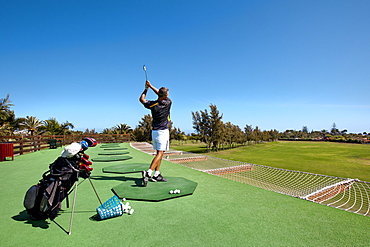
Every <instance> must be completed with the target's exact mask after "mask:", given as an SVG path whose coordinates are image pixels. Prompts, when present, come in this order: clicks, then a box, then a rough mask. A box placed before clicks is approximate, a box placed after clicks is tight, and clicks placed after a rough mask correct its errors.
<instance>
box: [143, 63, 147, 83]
mask: <svg viewBox="0 0 370 247" xmlns="http://www.w3.org/2000/svg"><path fill="white" fill-rule="evenodd" d="M143 70H144V73H145V80H148V75H147V74H146V67H145V65H144V66H143Z"/></svg>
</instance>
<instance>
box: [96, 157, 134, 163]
mask: <svg viewBox="0 0 370 247" xmlns="http://www.w3.org/2000/svg"><path fill="white" fill-rule="evenodd" d="M128 159H132V157H131V156H107V157H98V158H93V159H92V161H98V162H99V161H100V162H109V161H120V160H128Z"/></svg>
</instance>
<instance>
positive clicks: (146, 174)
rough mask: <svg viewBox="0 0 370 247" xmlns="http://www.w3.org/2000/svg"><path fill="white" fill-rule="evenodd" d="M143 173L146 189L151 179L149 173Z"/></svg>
mask: <svg viewBox="0 0 370 247" xmlns="http://www.w3.org/2000/svg"><path fill="white" fill-rule="evenodd" d="M141 173H142V175H143V186H144V187H146V186H147V184H148V181H149V178H150V177H149V174H148V172H147V171H142V172H141Z"/></svg>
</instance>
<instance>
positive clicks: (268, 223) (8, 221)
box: [0, 144, 370, 247]
mask: <svg viewBox="0 0 370 247" xmlns="http://www.w3.org/2000/svg"><path fill="white" fill-rule="evenodd" d="M121 145H122V146H124V147H127V148H128V151H129V152H130V155H131V156H132V157H133V158H132V159H131V160H127V161H124V162H127V163H128V162H134V163H147V164H148V166H149V164H150V161H151V160H152V158H153V157H152V156H151V155H148V154H145V153H142V152H139V151H137V150H134V149H132V148H130V147H129V146H128V144H121ZM61 150H62V149H61V148H58V149H54V150H51V149H49V150H42V151H39V152H34V153H30V154H25V155H21V156H17V157H15V160H14V161H5V162H0V171H1V174H2V176H1V177H0V186H1V190H0V208H1V211H0V227H1V229H2V231H0V246H5V247H7V246H40V247H42V246H50V245H63V246H66V247H67V246H110V245H115V246H158V245H162V246H202V247H203V246H315V247H317V246H368V245H369V237H368V226H369V223H370V218H369V217H365V216H362V215H358V214H354V213H350V212H346V211H343V210H339V209H335V208H331V207H326V206H323V205H319V204H316V203H312V202H309V201H305V200H301V199H298V198H294V197H290V196H286V195H282V194H278V193H274V192H271V191H267V190H264V189H260V188H256V187H253V186H250V185H247V184H243V183H238V182H235V181H231V180H228V179H225V178H222V177H217V176H214V175H210V174H207V173H204V172H200V171H197V170H194V169H190V168H187V167H183V166H181V165H178V164H174V163H171V162H168V161H163V163H162V166H161V170H162V173H163V174H164V175H165V176H168V177H184V178H187V179H189V180H192V181H195V182H197V183H198V187H197V188H196V190H195V192H194V194H193V195H191V196H185V197H180V198H176V199H171V200H166V201H161V202H146V201H134V200H130V205H131V206H132V207H133V208H134V209H135V213H134V214H133V215H123V216H122V217H117V218H112V219H108V220H103V221H95V220H92V219H91V218H92V217H93V216H94V215H95V214H96V212H95V209H96V207H98V206H99V203H98V200H97V198H96V196H95V194H94V192H93V190H92V188H91V186H90V184H89V182H88V181H85V182H82V181H81V182H82V183H81V184H80V186H79V187H78V193H77V200H76V208H75V210H76V211H75V216H74V219H73V234H72V235H70V236H69V235H67V234H66V233H65V232H64V231H63V229H62V228H65V229H67V230H68V226H69V219H70V212H71V208H66V207H65V203H63V207H62V208H63V209H64V211H62V212H61V214H60V215H59V216H58V217H57V218H56V222H57V223H58V224H59V225H60V226H61V227H62V228H61V227H59V226H58V225H57V224H56V223H54V222H51V221H50V220H46V221H32V220H30V219H29V217H28V216H27V215H26V214H25V211H24V207H23V198H24V194H25V193H26V191H27V189H28V188H29V187H30V186H31V185H33V184H35V183H36V182H37V181H38V180H39V179H40V178H41V175H42V173H43V172H44V171H45V170H47V169H48V165H49V164H50V163H51V162H53V161H54V160H55V159H56V157H58V156H59V155H60V152H61ZM100 150H101V149H100V148H99V146H97V147H95V148H90V149H89V150H88V152H87V153H88V154H89V155H90V156H91V157H92V158H94V157H99V156H98V153H99V152H100ZM118 163H119V162H94V163H93V167H94V170H93V172H92V176H91V179H92V181H93V183H94V186H95V187H96V190H97V192H98V193H99V196H100V197H101V199H102V200H103V201H105V200H107V199H109V198H110V197H111V196H112V195H113V193H112V191H111V188H113V187H115V186H117V185H120V184H121V183H125V182H126V181H127V180H128V179H130V178H138V177H140V176H141V174H140V173H138V174H136V173H134V174H122V175H121V174H109V173H103V172H102V168H104V167H106V166H111V165H115V164H118ZM148 186H150V184H149V185H148ZM72 199H73V198H70V200H71V201H72Z"/></svg>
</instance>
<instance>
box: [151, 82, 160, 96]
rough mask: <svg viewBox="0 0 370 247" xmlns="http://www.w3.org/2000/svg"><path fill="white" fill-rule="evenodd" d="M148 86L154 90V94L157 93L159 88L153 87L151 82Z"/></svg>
mask: <svg viewBox="0 0 370 247" xmlns="http://www.w3.org/2000/svg"><path fill="white" fill-rule="evenodd" d="M149 87H150V88H151V89H152V90H153V92H154V93H155V94H156V95H158V92H159V90H158V89H157V88H156V87H154V86H153V85H152V84H150V86H149Z"/></svg>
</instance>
